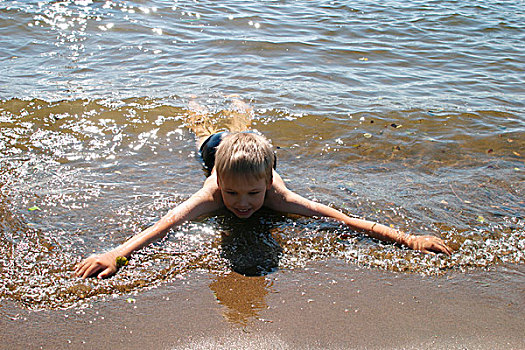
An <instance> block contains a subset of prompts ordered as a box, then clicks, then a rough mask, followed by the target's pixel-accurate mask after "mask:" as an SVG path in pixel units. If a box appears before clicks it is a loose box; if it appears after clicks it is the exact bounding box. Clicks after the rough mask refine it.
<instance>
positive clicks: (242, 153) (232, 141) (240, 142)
mask: <svg viewBox="0 0 525 350" xmlns="http://www.w3.org/2000/svg"><path fill="white" fill-rule="evenodd" d="M274 165H275V155H274V153H273V150H272V145H271V144H270V142H269V141H268V139H266V138H265V137H264V136H262V135H259V134H256V133H254V132H237V133H232V134H229V135H226V136H225V137H224V139H223V140H222V141H221V143H220V144H219V146H218V147H217V153H216V155H215V170H216V171H217V176H218V177H219V178H224V177H225V176H232V175H244V176H254V177H255V178H257V179H265V180H266V182H267V183H271V182H272V170H273V168H274Z"/></svg>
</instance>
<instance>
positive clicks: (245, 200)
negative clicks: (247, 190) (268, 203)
mask: <svg viewBox="0 0 525 350" xmlns="http://www.w3.org/2000/svg"><path fill="white" fill-rule="evenodd" d="M238 204H239V205H240V206H247V205H248V197H247V196H241V198H239V203H238Z"/></svg>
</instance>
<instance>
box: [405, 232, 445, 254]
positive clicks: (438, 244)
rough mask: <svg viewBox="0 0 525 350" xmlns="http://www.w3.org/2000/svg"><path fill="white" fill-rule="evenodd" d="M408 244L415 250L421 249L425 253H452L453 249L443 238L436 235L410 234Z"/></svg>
mask: <svg viewBox="0 0 525 350" xmlns="http://www.w3.org/2000/svg"><path fill="white" fill-rule="evenodd" d="M407 245H408V246H409V247H410V248H412V249H414V250H420V251H422V252H423V253H428V254H435V253H444V254H447V255H451V254H452V249H451V248H450V247H449V246H447V245H446V244H445V242H443V240H442V239H441V238H438V237H434V236H410V238H409V239H408V242H407Z"/></svg>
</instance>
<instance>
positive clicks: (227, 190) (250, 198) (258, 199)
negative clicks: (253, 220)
mask: <svg viewBox="0 0 525 350" xmlns="http://www.w3.org/2000/svg"><path fill="white" fill-rule="evenodd" d="M217 184H218V185H219V189H220V190H221V194H222V201H223V202H224V206H226V208H227V209H228V210H230V211H231V212H233V213H234V214H235V215H236V216H237V217H239V218H241V219H246V218H249V217H250V216H251V215H252V214H253V213H255V212H256V211H257V210H259V209H261V207H262V206H263V204H264V198H265V196H266V190H267V189H268V187H269V186H270V185H269V184H267V183H266V180H265V179H256V178H254V177H249V176H245V175H237V176H235V175H233V176H224V179H221V178H219V177H217Z"/></svg>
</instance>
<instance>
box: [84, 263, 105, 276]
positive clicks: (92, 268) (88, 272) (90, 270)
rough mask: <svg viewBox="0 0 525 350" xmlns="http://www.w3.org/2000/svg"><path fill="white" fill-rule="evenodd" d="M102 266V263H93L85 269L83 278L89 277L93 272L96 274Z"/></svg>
mask: <svg viewBox="0 0 525 350" xmlns="http://www.w3.org/2000/svg"><path fill="white" fill-rule="evenodd" d="M100 268H101V266H100V265H98V264H94V265H91V266H89V267H88V268H87V269H86V270H85V271H84V274H83V275H82V278H87V277H89V276H91V275H93V274H95V272H97V271H99V270H100Z"/></svg>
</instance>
